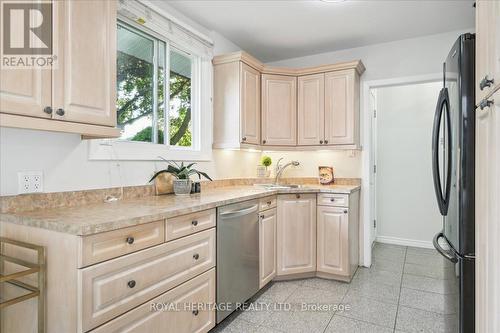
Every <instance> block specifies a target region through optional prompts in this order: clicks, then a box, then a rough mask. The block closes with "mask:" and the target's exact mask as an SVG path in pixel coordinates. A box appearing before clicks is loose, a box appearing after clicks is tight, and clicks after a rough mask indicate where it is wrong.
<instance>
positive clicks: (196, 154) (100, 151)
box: [89, 140, 212, 161]
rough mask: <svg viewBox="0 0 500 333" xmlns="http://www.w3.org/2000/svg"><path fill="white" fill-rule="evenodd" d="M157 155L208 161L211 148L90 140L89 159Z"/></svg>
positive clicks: (151, 158)
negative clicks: (198, 148)
mask: <svg viewBox="0 0 500 333" xmlns="http://www.w3.org/2000/svg"><path fill="white" fill-rule="evenodd" d="M159 156H161V157H163V158H164V159H167V160H176V161H210V160H212V150H211V149H209V148H208V149H207V147H205V148H204V149H202V150H191V149H186V148H179V149H176V148H172V147H168V146H164V145H161V144H152V143H148V142H127V141H118V140H90V141H89V160H91V161H103V160H104V161H109V160H116V161H158V160H160V158H159Z"/></svg>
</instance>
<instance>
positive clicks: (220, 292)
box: [217, 200, 259, 323]
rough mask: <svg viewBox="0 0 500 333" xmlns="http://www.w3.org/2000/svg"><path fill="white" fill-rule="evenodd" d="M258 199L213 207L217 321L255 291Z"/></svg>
mask: <svg viewBox="0 0 500 333" xmlns="http://www.w3.org/2000/svg"><path fill="white" fill-rule="evenodd" d="M258 211H259V202H258V200H250V201H245V202H242V203H237V204H232V205H227V206H223V207H220V208H218V209H217V304H218V305H219V307H220V305H221V304H225V303H229V304H231V308H230V309H227V310H225V311H223V310H221V309H220V308H219V310H218V311H217V323H220V322H221V321H222V320H224V318H226V317H227V316H228V315H230V314H231V312H233V311H234V310H235V306H236V305H237V304H238V303H240V304H241V303H243V302H245V301H247V300H248V299H249V298H251V297H252V296H253V295H255V294H256V293H257V292H258V291H259V216H258Z"/></svg>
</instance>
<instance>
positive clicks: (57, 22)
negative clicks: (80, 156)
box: [0, 0, 120, 137]
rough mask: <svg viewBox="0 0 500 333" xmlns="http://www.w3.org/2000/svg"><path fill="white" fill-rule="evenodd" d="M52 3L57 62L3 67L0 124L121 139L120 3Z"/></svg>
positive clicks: (83, 0)
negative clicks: (118, 92)
mask: <svg viewBox="0 0 500 333" xmlns="http://www.w3.org/2000/svg"><path fill="white" fill-rule="evenodd" d="M52 3H53V25H54V29H53V33H54V36H55V37H56V38H54V41H55V42H54V54H55V55H56V56H57V64H56V66H55V67H54V68H51V69H40V68H28V69H6V68H5V67H3V68H2V69H1V71H0V77H1V81H0V98H1V103H0V123H1V126H2V127H17V128H28V129H37V130H47V131H57V132H68V133H78V134H81V135H83V136H86V137H118V136H119V135H120V131H119V130H118V129H117V128H116V107H115V103H116V83H115V82H116V1H100V2H96V1H89V0H82V1H53V2H52Z"/></svg>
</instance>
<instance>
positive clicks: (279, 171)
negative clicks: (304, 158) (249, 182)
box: [274, 157, 300, 185]
mask: <svg viewBox="0 0 500 333" xmlns="http://www.w3.org/2000/svg"><path fill="white" fill-rule="evenodd" d="M282 159H283V157H282V158H280V159H279V160H278V162H277V163H276V167H275V169H274V172H275V173H276V178H274V184H276V185H277V184H278V181H279V179H280V177H281V175H282V174H283V171H285V169H286V168H287V167H289V166H290V165H293V166H298V165H300V162H299V161H291V162H288V163H287V164H285V165H283V166H281V165H280V162H281V160H282Z"/></svg>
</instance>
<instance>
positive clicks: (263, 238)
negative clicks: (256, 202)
mask: <svg viewBox="0 0 500 333" xmlns="http://www.w3.org/2000/svg"><path fill="white" fill-rule="evenodd" d="M276 223H277V213H276V208H272V209H268V210H265V211H263V212H260V214H259V287H260V288H262V287H264V286H265V285H266V284H267V283H268V282H270V281H271V280H272V279H273V278H274V277H275V276H276Z"/></svg>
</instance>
